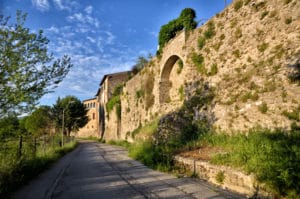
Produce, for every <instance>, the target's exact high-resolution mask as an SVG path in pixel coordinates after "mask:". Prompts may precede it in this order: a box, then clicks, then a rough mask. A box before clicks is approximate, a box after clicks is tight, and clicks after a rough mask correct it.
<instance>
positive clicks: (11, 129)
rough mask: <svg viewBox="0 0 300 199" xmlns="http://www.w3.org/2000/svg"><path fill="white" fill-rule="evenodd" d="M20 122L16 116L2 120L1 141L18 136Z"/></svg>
mask: <svg viewBox="0 0 300 199" xmlns="http://www.w3.org/2000/svg"><path fill="white" fill-rule="evenodd" d="M18 129H19V120H18V118H17V117H16V116H14V115H10V116H7V117H4V118H1V119H0V140H1V139H4V138H8V137H14V136H16V135H17V133H18Z"/></svg>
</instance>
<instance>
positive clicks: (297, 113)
mask: <svg viewBox="0 0 300 199" xmlns="http://www.w3.org/2000/svg"><path fill="white" fill-rule="evenodd" d="M282 114H283V115H284V116H286V117H287V118H289V119H290V120H295V121H298V122H299V121H300V105H299V106H298V107H296V108H295V109H294V110H293V111H291V112H288V111H283V113H282Z"/></svg>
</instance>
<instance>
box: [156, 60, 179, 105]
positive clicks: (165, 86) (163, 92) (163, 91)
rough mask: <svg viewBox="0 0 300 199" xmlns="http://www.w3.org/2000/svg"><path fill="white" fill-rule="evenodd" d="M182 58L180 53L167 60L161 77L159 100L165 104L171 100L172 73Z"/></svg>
mask: <svg viewBox="0 0 300 199" xmlns="http://www.w3.org/2000/svg"><path fill="white" fill-rule="evenodd" d="M179 60H181V61H182V59H181V58H180V57H179V56H178V55H172V56H170V57H169V58H168V59H167V61H166V62H165V64H164V66H163V68H162V72H161V78H160V85H159V102H160V104H164V103H167V102H169V101H170V89H171V87H172V82H171V81H170V74H171V72H172V70H173V68H174V65H175V64H176V63H177V62H178V61H179Z"/></svg>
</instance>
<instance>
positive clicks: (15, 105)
mask: <svg viewBox="0 0 300 199" xmlns="http://www.w3.org/2000/svg"><path fill="white" fill-rule="evenodd" d="M25 20H26V14H23V13H22V12H21V11H18V12H17V14H16V22H15V23H14V24H9V18H8V17H7V18H6V17H4V16H1V15H0V117H4V116H7V115H8V114H9V113H11V112H18V113H21V112H24V111H25V112H28V111H31V110H32V108H33V107H34V106H35V105H36V103H37V101H38V100H39V99H40V98H41V97H42V96H43V95H44V94H46V93H48V92H50V91H51V90H52V89H53V88H55V87H56V86H57V84H58V83H60V82H61V81H62V80H63V78H64V77H65V76H66V74H67V73H68V71H69V69H70V67H71V66H72V64H71V61H70V58H69V57H68V56H64V57H63V58H61V59H57V60H54V57H53V55H52V54H49V53H48V49H47V45H48V44H49V40H48V39H47V38H46V37H45V36H44V35H43V31H42V30H40V31H38V33H33V32H31V31H30V30H29V29H28V28H26V27H24V23H25Z"/></svg>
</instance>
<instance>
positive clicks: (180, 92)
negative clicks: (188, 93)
mask: <svg viewBox="0 0 300 199" xmlns="http://www.w3.org/2000/svg"><path fill="white" fill-rule="evenodd" d="M178 94H179V98H180V100H181V101H183V100H184V88H183V85H181V86H180V87H179V89H178Z"/></svg>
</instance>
